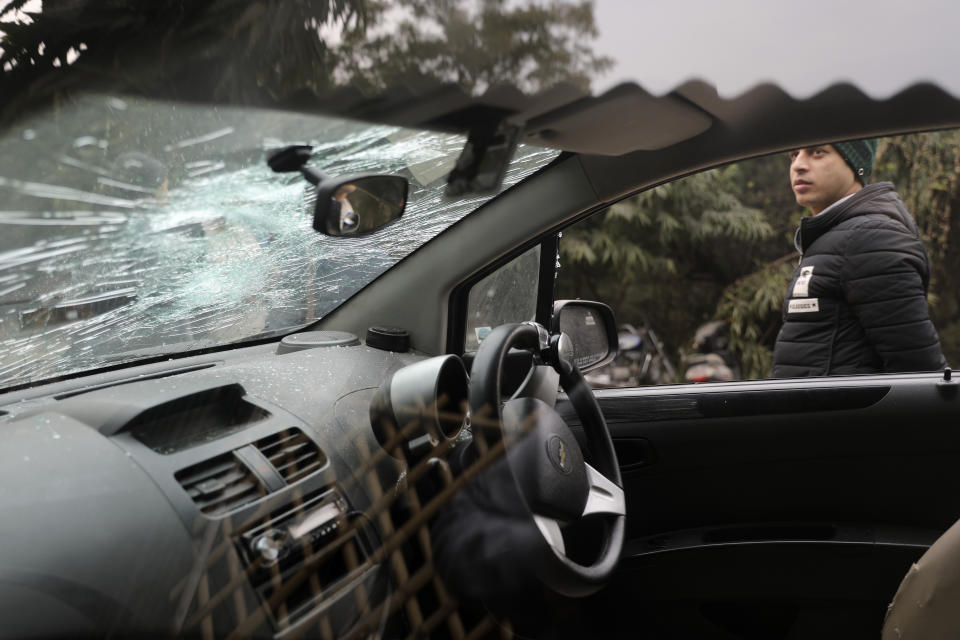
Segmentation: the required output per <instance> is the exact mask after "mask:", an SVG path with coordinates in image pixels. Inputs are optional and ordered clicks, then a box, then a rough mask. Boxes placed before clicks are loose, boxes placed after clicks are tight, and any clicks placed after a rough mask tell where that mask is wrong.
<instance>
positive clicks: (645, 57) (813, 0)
mask: <svg viewBox="0 0 960 640" xmlns="http://www.w3.org/2000/svg"><path fill="white" fill-rule="evenodd" d="M595 11H596V18H597V23H598V27H599V29H600V33H601V37H600V38H599V39H598V41H597V43H596V45H595V48H596V50H597V51H598V52H601V53H606V54H607V55H610V56H612V57H614V58H615V59H616V60H617V66H616V67H615V68H614V69H613V70H612V72H611V73H610V74H608V75H607V76H606V77H604V78H602V79H600V80H599V81H598V82H597V83H595V85H594V87H595V88H596V89H600V90H603V89H605V88H609V87H610V86H613V85H614V84H616V83H617V82H618V81H622V80H626V79H630V80H635V81H637V82H638V84H641V85H642V86H643V87H645V88H646V89H648V90H649V91H651V92H653V93H663V92H666V91H669V90H670V89H672V88H674V87H675V86H676V85H677V84H679V83H680V82H682V81H684V80H687V79H690V78H701V79H706V80H709V81H711V83H712V84H715V85H716V86H717V88H718V89H719V91H720V93H721V94H722V95H725V96H732V95H737V94H739V93H742V92H743V91H744V90H746V89H749V88H751V87H753V86H754V85H756V84H757V83H758V82H761V81H766V80H775V81H776V82H777V84H780V85H781V86H782V87H783V88H784V89H786V90H787V91H789V92H790V93H792V94H793V95H794V96H796V97H805V96H809V95H810V94H812V93H816V92H817V91H819V90H820V89H823V88H824V87H825V86H828V85H829V84H831V83H834V82H837V81H844V80H856V82H855V84H857V85H858V86H860V87H861V88H862V89H863V90H864V91H865V92H866V93H868V94H870V95H871V96H873V97H887V96H889V95H891V94H893V93H896V92H897V91H899V90H901V89H903V88H904V87H905V86H908V85H909V84H912V83H913V82H915V81H918V80H923V79H926V80H934V81H936V82H937V83H938V84H940V85H941V86H943V87H944V88H946V89H949V90H951V91H952V92H953V93H954V94H957V95H960V74H958V73H957V66H958V61H960V2H957V0H898V1H896V2H892V1H884V0H873V1H872V2H861V1H857V2H852V1H847V0H802V1H800V2H787V1H786V0H673V1H657V0H646V1H643V2H641V1H638V0H595Z"/></svg>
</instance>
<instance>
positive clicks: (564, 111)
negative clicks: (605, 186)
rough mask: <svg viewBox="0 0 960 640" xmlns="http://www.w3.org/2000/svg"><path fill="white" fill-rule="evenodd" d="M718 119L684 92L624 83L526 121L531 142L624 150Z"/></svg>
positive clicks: (663, 141) (651, 146)
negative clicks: (677, 93)
mask: <svg viewBox="0 0 960 640" xmlns="http://www.w3.org/2000/svg"><path fill="white" fill-rule="evenodd" d="M712 124H713V119H712V118H711V117H710V116H709V115H707V114H706V113H705V112H704V111H702V110H700V109H698V108H697V107H695V106H693V105H691V104H690V103H688V102H686V101H684V100H683V99H681V98H677V97H675V96H672V95H666V96H661V97H654V96H652V95H650V94H649V93H647V92H646V91H644V90H643V89H641V88H640V87H639V86H637V85H635V84H624V85H620V86H618V87H616V88H614V89H612V90H611V91H609V92H607V93H606V94H604V95H602V96H599V97H596V98H586V99H583V100H579V101H577V102H575V103H573V104H570V105H568V106H565V107H562V108H560V109H557V110H556V111H552V112H550V113H547V114H545V115H543V116H540V117H537V118H535V119H533V120H531V121H530V122H528V123H527V124H526V142H528V143H530V144H537V145H543V146H548V147H554V148H556V149H563V150H565V151H574V152H579V153H588V154H596V155H605V156H619V155H623V154H625V153H630V152H632V151H655V150H657V149H662V148H664V147H669V146H671V145H674V144H677V143H678V142H682V141H684V140H689V139H690V138H693V137H694V136H697V135H699V134H701V133H703V132H704V131H706V130H707V129H709V128H710V126H711V125H712Z"/></svg>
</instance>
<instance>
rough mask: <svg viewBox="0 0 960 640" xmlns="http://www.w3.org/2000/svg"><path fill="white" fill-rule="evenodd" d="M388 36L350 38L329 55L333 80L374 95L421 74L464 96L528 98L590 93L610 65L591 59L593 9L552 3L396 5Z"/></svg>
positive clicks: (412, 0) (429, 0) (436, 0)
mask: <svg viewBox="0 0 960 640" xmlns="http://www.w3.org/2000/svg"><path fill="white" fill-rule="evenodd" d="M399 5H400V7H402V8H403V9H405V11H403V12H402V13H400V14H399V15H401V16H402V18H401V19H400V20H399V22H397V16H398V14H397V13H396V12H394V13H392V14H391V15H390V19H391V20H392V21H393V24H392V25H391V26H390V28H389V30H387V29H382V28H377V27H376V26H374V28H371V29H370V30H369V31H368V32H366V33H360V32H356V31H355V32H352V33H351V34H349V35H348V38H346V39H345V41H344V44H343V46H342V47H340V48H339V49H338V51H337V54H338V55H339V56H340V59H339V63H338V65H339V66H338V73H339V74H341V75H343V76H344V77H349V78H350V79H351V84H352V86H355V87H358V88H360V89H361V90H366V91H370V92H373V91H378V90H381V89H383V88H384V87H386V86H389V85H390V84H391V82H392V81H395V80H398V79H404V78H415V77H417V76H420V75H422V74H426V75H428V76H430V77H432V78H434V79H437V80H440V81H443V82H453V83H456V84H458V85H459V86H461V87H462V88H464V89H465V90H467V91H468V92H471V93H480V92H483V91H485V90H486V89H488V88H490V87H494V86H496V85H498V84H509V85H513V86H516V87H519V88H520V89H521V90H524V91H527V92H536V91H539V90H541V89H544V88H547V87H550V86H552V85H554V84H556V83H558V82H561V81H565V82H570V83H572V84H575V85H578V86H580V87H581V88H582V89H584V90H588V89H589V87H590V79H591V78H592V77H593V76H595V75H597V74H599V73H601V72H603V71H605V70H606V69H608V68H609V67H610V66H611V65H612V60H610V59H609V58H606V57H603V56H598V55H596V54H594V53H593V51H592V50H591V48H590V46H589V43H590V42H591V41H592V40H593V39H594V37H596V35H597V31H596V25H595V24H594V19H593V4H592V3H591V2H589V1H581V2H567V1H561V0H552V1H551V2H545V3H542V4H539V3H535V2H531V3H526V4H521V3H514V2H507V0H478V1H476V2H469V1H466V0H402V1H401V2H400V3H399Z"/></svg>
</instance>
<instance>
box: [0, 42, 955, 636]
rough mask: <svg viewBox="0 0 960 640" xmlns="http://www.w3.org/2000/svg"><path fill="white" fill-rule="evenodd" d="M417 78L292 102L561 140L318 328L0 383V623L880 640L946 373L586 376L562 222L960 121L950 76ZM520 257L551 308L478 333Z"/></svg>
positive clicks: (925, 508)
mask: <svg viewBox="0 0 960 640" xmlns="http://www.w3.org/2000/svg"><path fill="white" fill-rule="evenodd" d="M135 63H137V61H136V60H134V61H132V64H135ZM133 68H135V67H133ZM77 77H78V80H77V81H76V86H72V85H70V86H57V87H56V88H55V89H56V91H53V90H51V92H50V93H49V94H43V93H42V92H41V91H40V90H37V91H36V92H34V93H29V92H25V93H19V92H18V93H11V94H9V95H15V96H16V98H15V99H11V100H10V102H9V103H8V104H7V105H6V107H4V108H3V114H2V118H0V122H3V123H4V125H5V126H7V127H9V126H12V124H11V123H15V122H16V119H17V117H18V115H19V114H20V113H21V112H22V111H29V110H31V109H33V108H35V107H36V105H37V104H38V103H41V102H42V100H43V99H45V98H50V96H52V95H54V94H55V93H56V92H61V93H62V92H63V91H67V90H69V91H82V90H85V88H86V87H87V86H88V85H89V86H92V87H93V88H94V89H96V90H97V91H103V90H105V89H114V88H115V87H109V86H108V87H104V86H103V85H104V82H105V80H104V79H103V78H102V77H100V76H96V75H95V74H94V75H89V76H85V75H83V74H78V76H77ZM128 81H129V77H127V76H125V78H124V79H123V80H122V82H121V83H119V86H118V87H116V89H117V90H118V91H121V90H124V89H127V90H129V89H130V87H129V85H126V84H123V83H125V82H128ZM0 86H2V85H0ZM15 88H16V87H15ZM140 88H142V87H140ZM194 89H196V87H194ZM428 89H429V90H427V89H424V88H422V87H415V88H414V89H411V88H410V87H409V86H406V87H401V88H400V89H397V90H396V91H393V92H390V91H387V92H385V93H383V94H381V95H378V96H376V97H375V98H371V97H369V96H363V95H360V94H357V93H351V94H340V95H338V96H336V99H332V98H330V97H329V96H327V97H326V98H325V99H324V100H322V101H320V102H319V103H315V102H308V103H303V102H296V101H293V102H291V103H290V104H286V105H284V107H285V108H287V109H291V110H294V111H297V110H302V111H316V112H323V113H326V114H330V115H337V116H341V117H351V118H354V119H359V120H364V121H371V122H379V123H384V124H390V125H402V126H404V127H410V128H413V129H429V130H440V131H450V132H457V133H462V134H464V135H465V136H466V137H467V139H468V143H467V144H468V145H470V144H478V143H477V140H479V139H482V138H483V136H484V135H487V136H489V134H490V132H491V131H495V132H496V131H500V132H502V131H507V130H513V131H514V132H515V133H516V134H517V138H518V140H519V141H520V142H521V143H526V144H530V145H539V146H544V147H549V148H551V149H555V150H557V151H558V152H559V153H558V155H557V157H556V158H555V159H554V160H552V161H551V162H550V163H549V164H548V165H547V166H545V167H544V168H543V169H541V170H539V171H537V172H536V173H534V174H533V175H531V176H529V177H527V178H526V179H524V180H522V181H520V182H518V183H517V184H515V185H513V186H511V187H510V188H508V189H506V190H505V191H503V192H502V193H500V194H499V195H497V196H496V197H494V198H492V199H491V200H490V201H489V202H487V203H486V204H484V205H482V206H481V207H480V208H479V209H478V210H477V211H475V212H473V213H471V214H469V215H467V216H465V217H464V218H462V219H461V220H459V221H458V222H456V223H455V224H453V225H452V226H450V227H449V228H447V229H446V230H444V231H442V232H441V233H439V234H438V235H437V236H436V237H435V238H434V239H433V240H431V241H429V242H427V243H426V244H424V245H423V246H422V247H420V248H419V249H418V250H417V251H415V252H413V253H412V254H410V255H408V256H406V257H405V258H403V259H402V260H400V261H399V262H398V263H397V264H396V265H395V266H394V267H393V268H391V269H389V270H387V271H386V272H385V273H383V274H382V275H381V276H379V277H377V278H376V279H374V280H372V281H371V282H370V283H369V284H367V285H366V286H365V287H364V288H362V289H361V290H360V291H359V292H357V293H355V294H354V295H352V297H350V298H349V299H348V300H347V301H346V302H344V303H343V304H342V305H340V306H339V307H337V308H336V309H334V310H333V311H331V312H330V313H328V314H327V315H325V316H324V317H322V318H320V319H319V320H318V321H316V322H315V323H314V324H312V325H310V326H309V327H307V328H306V329H305V330H304V331H301V332H298V333H294V334H291V335H287V336H283V337H280V336H277V337H268V338H263V339H259V340H255V341H253V342H249V343H245V344H240V345H237V344H232V345H223V346H217V347H210V348H207V349H202V350H197V351H192V352H188V353H184V354H177V355H174V356H167V355H163V356H157V357H151V358H145V359H141V360H139V361H136V362H131V363H123V364H116V365H111V366H108V367H104V368H102V369H99V370H97V371H95V372H83V373H70V374H66V375H63V376H59V377H56V378H52V379H47V380H43V381H40V382H30V383H25V384H21V385H18V386H15V387H13V388H10V389H8V390H6V391H5V392H4V393H3V394H2V395H0V430H2V432H3V436H4V443H3V446H2V447H0V462H2V464H0V514H2V517H0V539H2V540H3V541H4V547H5V550H4V552H3V553H2V554H0V620H2V621H3V623H2V626H3V634H7V635H10V636H11V637H54V636H57V637H65V636H70V637H76V636H120V637H122V636H138V635H151V636H155V635H161V636H167V635H177V636H190V637H203V638H213V637H230V638H240V637H253V636H255V637H269V638H277V639H278V640H286V639H289V638H296V637H321V638H366V637H389V638H407V637H450V638H476V637H588V636H594V637H614V638H616V637H623V638H626V637H630V638H633V637H649V638H691V637H696V638H717V639H738V638H743V639H752V638H781V639H792V638H807V637H818V638H860V637H864V638H866V637H876V636H877V635H878V634H879V633H880V632H881V629H882V627H883V622H884V615H885V612H886V609H887V605H888V604H889V603H890V601H891V599H892V598H893V595H894V593H895V592H896V591H897V587H898V585H899V584H900V581H901V579H902V578H903V577H904V575H905V574H906V573H907V572H908V570H910V568H911V565H912V563H914V562H916V561H917V560H918V559H919V558H920V556H921V555H923V554H924V552H926V551H927V549H928V548H929V547H930V545H932V544H933V543H934V542H935V541H936V540H937V539H938V538H939V537H940V536H941V535H942V534H943V533H944V532H945V531H946V530H947V529H948V528H949V527H950V526H951V525H952V524H953V523H954V522H955V521H956V520H957V519H958V518H960V479H958V478H957V474H956V473H955V469H956V467H957V463H958V461H960V433H957V432H953V431H952V429H953V428H954V418H951V417H950V416H956V413H957V410H958V407H960V395H958V393H957V390H958V388H960V382H958V381H957V380H955V379H953V378H952V376H951V373H950V371H949V370H946V371H943V372H935V373H925V374H903V375H884V376H858V377H841V378H830V379H829V380H828V379H816V378H811V379H803V380H757V381H738V382H726V383H704V384H698V385H685V386H681V385H669V386H660V387H638V388H632V389H604V390H595V391H592V392H591V391H590V390H589V389H588V387H587V386H586V382H584V379H583V377H582V375H580V374H581V373H582V372H583V371H587V370H589V369H591V368H594V367H596V366H598V365H600V364H602V363H604V362H607V361H609V359H610V358H612V357H613V355H614V353H615V350H616V348H615V346H614V343H615V341H616V336H615V335H614V334H615V321H614V318H613V314H615V312H616V310H613V312H612V313H611V312H610V310H609V309H606V308H605V307H603V306H602V305H599V306H591V305H590V301H579V302H577V301H574V302H571V303H567V302H565V301H557V300H555V299H554V288H553V285H554V275H555V273H556V260H557V236H558V234H559V233H562V232H563V230H564V229H565V228H567V227H569V226H570V225H572V224H574V223H576V222H578V221H580V220H583V219H585V218H586V217H588V216H590V215H592V214H595V213H597V212H599V211H601V210H603V209H605V208H606V207H608V206H610V205H611V204H613V203H616V202H618V201H620V200H622V199H623V198H626V197H628V196H630V195H633V194H636V193H638V192H640V191H643V190H645V189H649V188H651V187H654V186H657V185H660V184H664V183H667V182H669V181H672V180H675V179H678V178H681V177H683V176H686V175H690V174H692V173H695V172H698V171H701V170H704V169H708V168H712V167H717V166H720V165H724V164H726V163H730V162H734V161H737V160H741V159H745V158H753V157H757V156H762V155H765V154H770V153H775V152H782V151H785V150H788V149H791V148H796V147H800V146H803V145H805V144H811V143H819V142H822V141H830V140H848V139H853V138H858V137H866V136H876V135H892V134H899V133H906V132H914V131H928V130H935V129H941V128H947V127H957V126H960V101H958V100H957V99H956V98H954V97H953V96H952V95H950V94H949V93H947V92H945V91H943V90H942V89H940V88H938V87H936V86H934V85H931V84H917V85H914V86H912V87H910V88H907V89H905V90H903V91H901V92H899V93H897V94H895V95H893V96H891V97H889V98H887V99H874V98H871V97H869V96H867V95H865V94H864V93H862V92H860V91H859V90H858V89H856V88H855V87H854V86H852V85H849V84H844V85H835V86H832V87H830V88H828V89H826V90H824V91H822V92H820V93H817V94H815V95H813V96H810V97H809V98H805V99H798V98H794V97H792V96H791V95H789V94H787V93H786V92H784V91H783V90H781V89H779V88H777V87H776V86H774V85H772V84H769V85H760V86H757V87H756V88H754V89H753V90H751V91H748V92H746V93H744V94H742V95H740V96H738V97H734V98H726V97H721V96H720V95H719V94H718V93H717V91H716V89H714V88H713V87H711V86H710V85H708V84H707V83H705V82H700V81H691V82H687V83H685V84H682V85H680V86H678V87H677V88H676V89H675V90H674V91H672V92H669V93H667V94H665V95H661V96H655V95H651V94H650V93H648V92H646V91H645V90H644V89H642V88H641V87H639V86H637V85H636V84H630V83H628V84H622V85H620V86H617V87H615V88H614V89H612V90H610V91H608V92H606V93H604V94H601V95H597V96H589V95H584V94H583V93H582V92H577V91H575V90H573V89H572V88H566V89H561V90H557V91H554V92H544V93H542V94H538V95H533V96H525V95H523V94H522V93H520V92H509V91H495V90H490V91H488V92H486V93H485V94H482V95H479V96H472V95H467V94H466V93H464V92H462V91H460V90H458V89H455V88H450V87H436V86H430V87H429V88H428ZM150 90H151V91H155V95H153V96H152V97H157V98H163V99H178V100H186V101H189V102H190V103H192V104H207V103H209V104H210V105H215V104H218V103H222V102H224V100H223V98H222V96H220V95H213V94H204V93H203V92H202V91H201V90H199V89H196V90H195V91H193V92H192V93H189V94H187V93H183V94H178V95H173V94H168V93H164V90H163V89H162V88H151V89H150ZM24 91H25V90H24ZM248 102H251V103H254V104H255V101H254V100H252V99H251V100H249V101H248ZM261 106H263V105H261ZM851 114H856V117H854V116H853V115H851ZM517 132H519V133H517ZM481 155H482V153H481ZM264 168H265V170H266V163H264ZM0 186H3V185H2V184H0ZM403 222H404V218H403V217H401V218H399V220H397V221H396V222H393V223H391V224H396V225H402V224H403ZM524 256H526V257H527V258H526V259H527V260H530V258H529V256H535V257H534V258H533V259H534V260H535V262H536V268H535V269H529V268H528V269H525V271H524V274H525V278H523V279H522V280H523V281H522V282H516V283H514V284H513V285H512V286H513V291H514V293H512V294H511V293H510V291H507V292H506V293H500V294H498V295H515V296H518V297H521V298H525V299H526V300H528V301H530V300H533V301H535V302H534V304H533V305H532V306H533V307H534V311H533V317H532V318H530V317H514V318H502V319H498V321H497V322H496V324H500V325H501V326H500V327H499V328H494V329H493V331H492V332H490V333H489V335H485V336H484V337H483V340H482V341H480V342H479V347H475V346H474V345H475V343H476V341H473V342H471V340H472V338H471V336H472V335H476V336H477V337H479V336H478V334H475V333H474V332H472V331H471V330H470V329H469V328H468V327H469V326H471V325H470V323H471V322H473V320H472V318H473V316H472V315H471V314H472V313H473V310H472V309H471V306H470V304H471V303H470V300H471V292H472V291H477V290H478V288H479V287H482V286H483V284H484V282H487V281H488V280H487V279H488V278H491V277H494V276H495V275H496V274H497V273H501V272H502V271H501V270H503V269H506V268H508V267H509V265H511V264H515V263H514V261H516V260H518V259H521V258H523V257H524ZM0 257H2V256H0ZM508 289H509V287H508ZM595 302H600V303H602V302H603V301H595ZM563 309H566V310H567V311H566V312H564V311H563ZM564 313H566V314H567V315H565V316H564ZM575 314H580V315H578V316H577V317H578V318H580V320H579V321H578V322H573V321H569V320H568V322H573V324H568V325H564V320H563V318H564V317H565V318H567V319H569V318H571V317H573V315H575ZM531 319H532V320H533V321H535V323H534V324H521V323H522V322H523V321H526V320H531ZM595 324H599V325H601V328H600V329H597V331H599V333H592V334H591V333H590V332H589V331H588V327H589V328H593V327H594V325H595ZM561 329H564V330H563V331H562V333H563V334H565V335H568V337H569V338H570V340H571V341H572V343H573V344H566V342H565V340H566V339H563V338H561ZM611 341H612V342H611ZM572 363H579V368H578V366H573V364H572ZM558 386H559V387H560V388H562V391H561V392H559V393H558V391H557V389H558ZM525 436H526V437H525ZM530 442H534V443H536V446H532V445H529V443H530ZM524 443H528V444H524ZM551 443H555V444H553V445H552V444H551ZM541 444H545V445H546V451H547V452H548V455H547V457H543V451H542V450H543V449H544V447H543V446H540V445H541ZM551 446H554V449H551V448H550V447H551ZM558 447H559V448H558ZM550 451H554V452H555V453H556V456H557V457H555V458H550V455H552V454H550V453H549V452H550ZM581 451H582V457H580V458H577V456H580V455H581V454H580V452H581ZM537 456H539V458H538V457H537ZM568 456H569V457H568ZM547 458H549V460H548V459H547ZM571 461H572V462H571ZM551 464H552V465H553V466H550V465H551ZM568 464H572V465H573V467H574V471H573V472H572V473H571V472H570V470H569V468H568V467H567V465H568ZM538 465H542V469H541V467H540V466H538ZM578 474H582V475H578ZM571 478H572V479H571ZM618 497H619V500H620V502H619V504H615V503H617V499H618ZM595 499H596V500H597V501H602V500H607V499H609V500H610V504H603V505H599V506H598V505H597V504H596V503H595V502H594V500H595ZM571 500H572V502H573V506H571ZM578 501H579V502H578ZM534 514H536V515H534ZM568 523H571V525H570V526H569V527H568V526H566V525H567V524H568ZM561 524H562V525H563V531H561V526H560V525H561ZM531 532H532V533H531ZM528 563H529V565H530V566H527V564H528Z"/></svg>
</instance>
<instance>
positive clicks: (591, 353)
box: [550, 300, 619, 372]
mask: <svg viewBox="0 0 960 640" xmlns="http://www.w3.org/2000/svg"><path fill="white" fill-rule="evenodd" d="M550 332H551V333H553V334H557V333H560V332H563V333H565V334H567V337H569V338H570V341H571V342H572V343H573V361H574V363H575V364H576V365H577V368H578V369H580V371H581V372H585V371H591V370H593V369H596V368H598V367H602V366H603V365H605V364H607V363H608V362H610V361H611V360H613V359H614V358H615V357H616V356H617V349H618V348H619V347H618V342H617V323H616V321H615V320H614V317H613V311H612V310H611V309H610V307H608V306H607V305H605V304H603V303H602V302H591V301H589V300H557V301H556V302H554V303H553V320H552V323H551V330H550Z"/></svg>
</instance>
